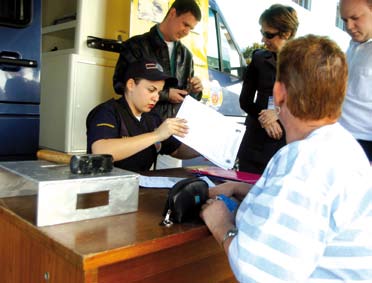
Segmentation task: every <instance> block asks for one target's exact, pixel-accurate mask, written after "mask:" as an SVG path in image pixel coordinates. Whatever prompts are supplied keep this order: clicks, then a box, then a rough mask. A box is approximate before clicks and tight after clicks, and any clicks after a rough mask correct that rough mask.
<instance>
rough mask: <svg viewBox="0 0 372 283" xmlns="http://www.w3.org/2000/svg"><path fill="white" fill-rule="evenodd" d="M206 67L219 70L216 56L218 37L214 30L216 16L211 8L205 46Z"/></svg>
mask: <svg viewBox="0 0 372 283" xmlns="http://www.w3.org/2000/svg"><path fill="white" fill-rule="evenodd" d="M207 52H208V54H207V60H208V67H209V68H212V69H215V70H218V71H219V70H220V67H219V56H218V38H217V30H216V17H215V14H214V13H213V11H212V10H211V9H209V19H208V46H207Z"/></svg>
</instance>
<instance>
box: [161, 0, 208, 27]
mask: <svg viewBox="0 0 372 283" xmlns="http://www.w3.org/2000/svg"><path fill="white" fill-rule="evenodd" d="M172 8H175V9H176V14H177V16H180V15H182V14H186V13H188V12H190V13H191V14H192V15H193V16H194V17H195V19H196V20H197V21H198V22H200V20H201V11H200V7H199V5H198V3H196V1H194V0H176V1H174V2H173V4H172V6H171V7H170V9H169V10H171V9H172ZM168 13H169V11H168Z"/></svg>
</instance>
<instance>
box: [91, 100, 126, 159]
mask: <svg viewBox="0 0 372 283" xmlns="http://www.w3.org/2000/svg"><path fill="white" fill-rule="evenodd" d="M111 138H120V125H119V123H118V119H117V117H116V114H115V111H114V110H113V109H110V108H109V107H107V106H106V105H104V104H101V105H99V106H97V107H96V108H95V109H93V110H92V111H91V112H90V113H89V115H88V118H87V152H88V153H91V152H92V148H91V147H92V144H93V143H94V142H95V141H98V140H101V139H111Z"/></svg>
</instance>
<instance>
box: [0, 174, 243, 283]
mask: <svg viewBox="0 0 372 283" xmlns="http://www.w3.org/2000/svg"><path fill="white" fill-rule="evenodd" d="M165 172H167V173H169V174H170V175H171V176H174V175H177V174H175V173H174V172H173V171H165ZM175 172H178V173H179V171H175ZM163 173H164V172H163ZM178 175H179V174H178ZM181 175H185V172H183V173H182V174H181ZM164 176H165V175H164ZM166 193H167V190H162V189H141V190H140V201H139V210H138V211H137V212H136V213H128V214H122V215H117V216H110V217H103V218H97V219H92V220H86V221H78V222H73V223H67V224H61V225H53V226H47V227H37V226H35V225H34V224H33V223H35V222H34V219H35V203H36V198H35V197H20V198H3V199H0V227H1V228H0V230H1V232H0V282H2V283H33V282H35V283H40V282H44V283H48V282H50V283H82V282H84V283H98V282H99V283H103V282H105V283H120V282H138V283H139V282H161V283H167V282H177V283H189V282H197V283H204V282H206V283H207V282H211V283H212V282H213V283H218V282H220V283H224V282H236V280H235V279H234V276H233V274H232V272H231V270H230V267H229V264H228V262H227V257H226V255H225V254H224V252H223V250H222V249H221V248H220V247H219V246H218V244H217V242H216V241H215V240H214V239H213V237H212V236H211V235H210V233H209V232H208V230H207V228H206V227H205V226H204V225H203V223H201V222H200V221H197V222H195V223H188V224H175V225H173V226H172V227H170V228H167V227H163V226H160V225H158V223H159V222H160V221H161V218H162V217H161V212H162V209H163V206H164V202H165V199H166Z"/></svg>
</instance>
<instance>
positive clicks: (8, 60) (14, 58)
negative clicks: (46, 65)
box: [0, 51, 38, 72]
mask: <svg viewBox="0 0 372 283" xmlns="http://www.w3.org/2000/svg"><path fill="white" fill-rule="evenodd" d="M37 65H38V64H37V61H36V60H31V59H21V55H20V54H19V53H18V52H12V51H1V52H0V68H1V69H2V70H3V71H13V72H17V71H19V69H20V68H21V67H29V68H36V67H37Z"/></svg>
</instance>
